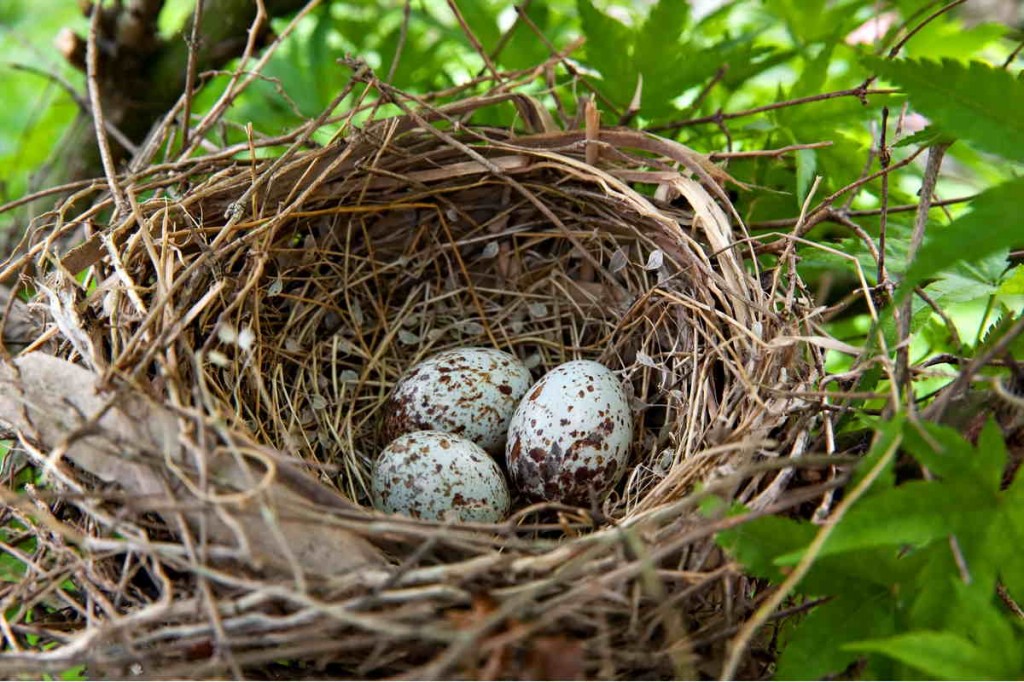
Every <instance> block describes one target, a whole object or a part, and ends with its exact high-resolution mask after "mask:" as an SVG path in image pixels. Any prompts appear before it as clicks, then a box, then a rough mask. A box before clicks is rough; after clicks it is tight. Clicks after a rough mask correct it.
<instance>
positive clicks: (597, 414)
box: [505, 360, 633, 506]
mask: <svg viewBox="0 0 1024 682" xmlns="http://www.w3.org/2000/svg"><path fill="white" fill-rule="evenodd" d="M632 437H633V417H632V414H631V413H630V411H629V402H628V401H627V399H626V393H625V391H624V390H623V388H622V384H621V383H620V382H619V380H618V379H617V378H616V376H615V375H614V374H612V372H611V370H609V369H608V368H607V367H605V366H604V365H602V364H600V363H598V362H593V361H591V360H575V361H573V362H567V363H565V364H562V365H559V366H558V367H555V368H554V369H553V370H551V371H550V372H548V373H547V374H545V375H544V376H543V377H542V378H541V380H540V381H538V382H537V383H536V384H534V385H533V386H532V387H531V388H530V389H529V390H528V391H527V392H526V396H525V397H524V398H523V401H522V402H521V403H519V407H518V408H517V409H516V412H515V414H514V415H513V416H512V421H511V423H510V424H509V427H508V443H507V445H506V446H505V456H506V460H507V462H508V471H509V475H510V476H511V477H512V483H513V484H514V485H515V486H516V487H517V488H518V489H519V491H520V492H521V493H523V495H525V496H526V497H528V498H531V499H534V500H547V501H552V502H565V503H567V504H577V505H582V506H589V505H590V500H591V490H593V492H594V495H595V496H596V499H598V500H601V499H603V498H604V496H605V495H607V494H608V492H609V491H611V489H612V488H613V487H614V486H615V484H616V483H617V482H618V480H619V478H620V477H621V476H622V474H623V472H624V471H625V468H626V460H627V459H628V457H629V444H630V441H631V440H632Z"/></svg>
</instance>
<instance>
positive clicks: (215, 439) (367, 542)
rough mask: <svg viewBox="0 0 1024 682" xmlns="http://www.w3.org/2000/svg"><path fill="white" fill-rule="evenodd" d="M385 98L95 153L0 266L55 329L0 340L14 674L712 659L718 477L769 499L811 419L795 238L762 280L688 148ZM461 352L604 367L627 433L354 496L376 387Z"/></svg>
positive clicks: (454, 670)
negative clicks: (140, 155) (428, 492)
mask: <svg viewBox="0 0 1024 682" xmlns="http://www.w3.org/2000/svg"><path fill="white" fill-rule="evenodd" d="M381 87H383V86H381ZM384 94H385V95H386V96H387V98H388V99H389V100H390V101H391V102H392V103H394V104H397V105H398V106H399V108H400V109H401V110H402V111H403V113H401V114H399V115H397V116H395V117H391V118H383V119H379V118H378V119H377V120H372V119H371V122H369V123H365V124H364V125H362V126H361V127H356V126H355V125H354V123H353V119H351V118H350V119H346V121H345V122H344V125H342V126H341V130H342V133H340V134H338V135H337V136H336V137H335V139H334V140H332V141H331V142H330V143H329V144H325V145H320V146H318V145H314V144H312V143H310V142H309V141H308V140H309V136H308V135H301V136H298V137H297V138H292V139H291V140H290V141H289V142H290V145H289V144H284V145H281V147H279V148H278V149H277V151H276V153H275V154H274V155H271V156H270V158H267V157H268V155H267V154H261V153H257V150H256V147H257V145H255V144H252V145H251V147H250V148H248V149H247V148H246V145H242V146H241V147H240V148H236V149H233V150H228V151H226V152H223V153H211V154H208V155H206V156H203V157H200V158H193V159H191V160H189V161H183V162H178V163H173V164H164V165H162V166H161V165H153V166H150V167H148V168H146V169H145V170H144V171H140V172H137V173H134V174H133V175H125V176H122V177H120V178H113V179H108V182H106V183H103V184H102V187H100V185H97V186H94V187H92V188H90V189H89V190H88V191H93V192H96V191H99V189H100V188H101V189H102V190H104V191H107V192H108V193H107V194H104V195H101V196H100V197H99V199H97V200H95V201H92V203H91V205H90V206H89V208H88V209H84V210H83V209H82V208H81V206H82V202H81V197H80V196H79V197H75V198H73V200H69V201H68V202H67V203H66V204H64V205H63V206H62V207H61V208H60V210H59V211H58V212H55V213H53V214H50V215H49V216H48V222H47V224H46V228H47V229H46V231H45V233H44V232H42V231H39V232H37V233H35V234H36V236H34V237H33V236H31V235H30V238H29V239H28V240H27V241H26V244H25V245H23V247H22V250H21V251H20V253H19V254H17V255H16V257H14V258H12V259H11V260H10V261H8V263H7V266H6V268H5V273H6V274H7V275H8V276H9V275H10V274H11V273H14V272H18V273H20V274H21V276H22V278H21V281H22V286H23V289H24V291H25V292H27V294H26V296H27V298H29V308H28V310H29V311H30V312H31V311H34V312H35V314H38V315H41V316H42V320H41V326H39V327H38V332H37V334H36V335H35V336H34V337H33V338H31V339H29V340H27V341H26V343H25V347H24V348H22V349H21V350H20V352H18V353H17V354H16V355H14V356H12V357H11V358H9V359H8V360H7V361H6V362H4V363H3V364H2V366H0V373H2V378H3V382H4V389H3V391H2V395H0V421H2V423H3V424H4V426H5V428H6V429H7V433H8V436H9V437H11V438H12V439H13V449H12V452H11V454H10V456H9V457H8V459H7V462H8V465H9V466H8V469H9V470H10V471H9V475H8V478H7V479H6V481H7V483H6V487H5V488H4V489H3V491H4V492H3V494H4V500H3V501H4V503H5V505H7V509H6V511H5V512H4V514H5V515H6V523H5V525H4V526H3V528H4V531H3V532H4V533H5V534H6V535H5V536H4V537H3V545H0V557H2V556H3V555H4V554H3V553H6V555H7V556H8V557H11V556H13V557H15V558H16V559H17V561H18V562H20V563H19V564H18V565H19V566H21V568H20V569H19V573H18V575H17V576H16V577H14V578H12V579H11V580H10V582H8V583H7V584H6V586H5V587H4V588H3V590H2V591H0V597H2V599H3V602H2V606H3V609H0V613H4V614H5V617H4V619H3V620H2V622H0V625H2V626H3V627H2V633H3V634H2V638H3V642H4V644H3V654H2V656H3V658H2V659H0V660H2V661H3V663H2V665H3V667H4V669H5V670H6V671H9V672H10V673H11V674H16V673H24V674H30V673H40V672H45V671H49V672H57V671H60V670H65V669H67V668H68V667H69V666H74V665H78V664H86V665H87V668H88V673H89V674H90V675H94V676H123V675H131V676H144V677H182V676H188V677H195V676H203V677H207V676H219V675H230V676H242V675H247V676H257V677H265V676H270V675H289V676H320V675H326V676H338V677H348V676H355V677H380V676H393V675H408V676H417V677H476V676H489V677H495V676H497V677H523V676H525V677H530V676H533V677H575V676H586V677H602V678H614V677H621V676H627V677H667V676H691V675H695V674H701V673H703V674H714V673H715V672H716V670H717V668H716V666H717V665H718V664H717V663H716V662H715V661H719V660H720V656H721V652H722V650H723V648H724V643H725V639H726V638H727V637H728V635H729V633H731V632H734V631H735V627H736V624H737V622H738V619H740V618H742V617H743V616H744V614H746V613H748V611H749V608H750V603H749V601H748V597H749V591H748V590H746V589H745V588H744V587H743V585H744V583H743V582H742V581H743V580H744V579H743V578H742V576H741V575H740V574H739V573H738V571H737V569H736V568H735V566H733V565H731V564H729V563H728V562H727V561H725V560H724V558H723V557H722V555H721V554H720V552H719V551H718V550H717V549H716V548H715V545H714V543H713V542H712V537H713V535H714V533H715V532H717V531H719V530H721V529H723V528H726V527H728V526H730V525H734V524H735V523H737V522H738V520H737V519H740V518H741V517H733V516H724V515H722V514H721V512H718V513H714V512H708V511H707V508H705V507H704V502H705V501H707V500H708V499H710V498H712V497H718V498H722V499H725V500H728V501H738V502H742V503H745V504H746V505H747V506H748V508H752V509H754V510H770V509H772V508H773V505H775V506H776V507H778V506H779V502H778V501H779V500H780V496H782V495H783V493H784V492H785V491H786V490H787V489H788V481H790V477H791V474H792V471H793V470H792V468H790V466H789V463H790V462H791V461H792V460H793V456H794V455H799V454H801V453H802V451H803V449H804V448H805V446H806V441H807V433H808V427H809V426H810V425H811V424H812V422H813V419H814V415H815V412H816V411H817V406H816V405H815V404H814V403H813V401H808V399H807V398H805V397H801V396H806V395H807V391H808V390H809V389H811V388H813V386H814V385H815V383H816V377H817V376H819V375H820V358H819V357H818V356H817V351H815V350H814V349H813V348H810V347H807V346H806V345H805V344H804V343H803V342H802V341H801V339H803V338H806V336H807V335H808V334H810V333H812V332H811V331H810V327H811V323H812V321H808V320H807V319H803V318H801V317H800V315H799V313H798V310H799V309H800V303H801V301H802V294H801V290H800V284H799V280H798V278H797V277H796V274H795V272H793V271H792V270H791V266H792V263H791V262H786V261H780V263H779V264H778V267H776V268H775V269H774V270H773V271H771V272H762V271H759V265H758V261H757V259H756V258H755V255H754V251H753V245H752V242H751V241H750V240H749V239H746V238H745V237H746V236H745V235H744V234H743V232H742V227H741V225H742V222H741V221H740V219H739V217H738V215H737V214H736V212H735V209H734V208H733V207H732V205H731V203H730V200H729V197H728V195H727V193H726V191H725V190H724V188H723V186H724V184H725V183H726V181H728V180H729V178H728V176H727V175H726V174H725V173H724V172H723V171H722V170H721V169H720V168H719V167H717V166H716V165H714V164H712V163H711V162H710V160H709V159H708V157H707V156H704V155H702V154H698V153H696V152H694V151H692V150H690V149H688V148H686V147H684V146H682V145H680V144H678V143H676V142H673V141H670V140H666V139H662V138H658V137H654V136H651V135H648V134H645V133H642V132H638V131H633V130H625V129H604V130H600V129H597V128H596V127H595V126H593V125H591V126H589V127H588V128H587V129H586V130H584V131H579V132H575V131H573V132H544V133H529V132H524V131H522V130H515V129H510V128H496V127H488V126H487V125H484V124H478V123H476V122H475V121H476V117H477V116H478V115H479V114H480V113H481V112H484V111H488V110H490V109H493V108H501V107H510V106H515V107H518V108H519V110H520V111H521V112H523V114H524V117H525V115H526V114H527V113H528V112H530V111H536V109H535V102H533V101H532V100H530V98H528V97H525V96H524V95H520V94H514V93H509V92H502V91H494V92H492V93H489V94H487V95H484V96H478V97H471V98H467V99H462V100H459V101H456V102H455V103H453V104H448V105H446V106H440V105H438V106H429V105H427V104H425V103H424V102H423V101H422V100H414V99H413V98H411V97H406V96H404V95H402V94H401V93H396V92H394V91H392V90H390V89H388V90H386V91H384ZM321 122H322V120H321ZM591 122H592V123H593V120H592V121H591ZM268 144H269V143H268ZM74 199H78V200H79V201H78V203H77V204H76V203H74ZM76 207H77V208H76ZM67 235H78V237H77V242H76V243H75V245H74V248H70V249H68V248H65V245H66V242H67ZM18 305H20V304H18ZM464 346H487V347H493V348H498V349H502V350H505V351H508V352H510V353H512V354H514V355H516V356H517V357H519V358H520V359H521V360H523V361H524V362H525V363H526V365H527V366H528V367H529V368H530V369H531V371H532V373H533V375H534V378H535V379H536V378H539V377H540V376H541V375H542V374H543V373H544V372H545V371H547V370H548V369H550V368H552V367H554V366H556V365H558V364H559V363H562V362H565V361H568V360H572V359H592V360H597V361H599V362H601V363H603V364H605V365H606V366H608V367H609V368H611V369H612V370H613V371H614V372H616V373H617V375H618V376H619V377H620V378H621V379H622V380H623V382H624V384H625V385H626V386H627V387H628V388H629V389H631V396H630V400H631V409H632V411H633V416H634V422H635V425H636V426H635V430H634V440H633V445H632V448H631V451H630V453H629V460H628V470H627V474H626V475H625V476H624V477H623V479H622V480H621V482H620V483H619V485H618V486H617V487H616V488H615V490H614V491H613V492H612V493H611V495H610V496H609V497H607V499H605V500H603V501H600V502H598V501H596V500H595V501H594V503H593V504H591V505H590V506H589V507H573V506H569V505H564V504H560V503H527V502H525V501H523V500H518V501H514V502H513V510H512V514H511V516H510V517H509V518H508V519H507V520H506V521H504V522H502V523H498V524H494V525H487V524H460V523H454V522H428V521H421V520H414V519H409V518H403V517H397V516H386V515H384V514H380V513H377V512H374V511H373V510H372V508H371V507H370V505H369V503H368V499H369V495H368V485H369V475H368V474H369V470H370V467H371V465H372V462H373V459H374V457H375V455H376V454H377V453H378V452H379V451H380V450H381V448H382V447H383V445H384V444H383V443H382V442H380V438H379V435H378V431H379V429H378V425H379V422H380V419H381V414H380V408H381V406H382V404H383V403H384V402H385V400H386V398H387V396H388V393H389V390H390V389H391V388H392V386H393V385H394V384H395V382H396V380H397V379H398V378H399V376H400V375H401V374H402V373H403V372H404V371H405V370H406V369H408V368H409V367H410V366H411V365H413V364H414V363H416V362H417V361H419V360H421V359H423V358H425V357H427V356H429V355H431V354H433V353H436V352H438V351H441V350H444V349H450V348H457V347H464ZM19 458H20V459H19ZM19 461H20V462H21V463H22V464H23V466H21V467H20V468H19V467H18V466H16V465H11V463H12V462H19ZM11 466H13V467H14V468H13V469H11ZM18 472H21V474H18ZM25 472H30V474H31V476H33V477H35V478H33V479H31V480H29V479H27V478H26V476H27V475H29V474H26V473H25ZM18 475H21V478H20V479H19V478H17V476H18ZM16 488H17V489H16ZM805 499H808V498H806V496H805ZM702 509H703V511H702ZM10 528H17V529H21V534H20V535H19V536H18V537H15V536H13V535H11V531H9V530H8V529H10Z"/></svg>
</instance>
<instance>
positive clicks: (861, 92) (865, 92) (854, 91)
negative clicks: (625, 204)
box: [648, 85, 900, 133]
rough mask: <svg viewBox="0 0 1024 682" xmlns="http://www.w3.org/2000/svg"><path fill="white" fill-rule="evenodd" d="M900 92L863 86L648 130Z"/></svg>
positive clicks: (679, 126)
mask: <svg viewBox="0 0 1024 682" xmlns="http://www.w3.org/2000/svg"><path fill="white" fill-rule="evenodd" d="M898 92H900V90H898V89H895V88H876V89H869V88H867V87H865V86H863V85H861V86H858V87H856V88H850V89H848V90H836V91H834V92H824V93H821V94H819V95H809V96H807V97H797V98H796V99H789V100H785V101H783V102H775V103H773V104H765V105H764V106H760V107H754V108H753V109H744V110H743V111H735V112H733V113H730V114H725V113H722V112H721V111H719V112H717V113H715V114H712V115H710V116H701V117H700V118H691V119H687V120H685V121H675V122H671V123H665V124H663V125H660V126H652V127H650V128H648V130H649V131H650V132H652V133H659V132H665V131H676V130H679V129H680V128H686V127H688V126H693V125H699V124H701V123H716V124H721V122H722V121H729V120H732V119H734V118H743V117H745V116H753V115H755V114H763V113H764V112H766V111H774V110H776V109H784V108H786V107H794V106H797V105H800V104H810V103H811V102H824V101H826V100H831V99H839V98H841V97H856V98H857V99H859V100H861V102H862V103H866V101H865V100H866V98H867V97H869V96H870V95H892V94H895V93H898Z"/></svg>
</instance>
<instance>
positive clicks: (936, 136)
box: [893, 125, 956, 149]
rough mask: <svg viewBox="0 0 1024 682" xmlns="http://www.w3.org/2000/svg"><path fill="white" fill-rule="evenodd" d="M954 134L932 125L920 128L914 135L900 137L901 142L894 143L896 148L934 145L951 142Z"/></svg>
mask: <svg viewBox="0 0 1024 682" xmlns="http://www.w3.org/2000/svg"><path fill="white" fill-rule="evenodd" d="M955 140H956V138H954V137H953V136H952V135H949V134H948V133H945V132H943V131H942V130H941V129H940V128H939V127H938V126H934V125H930V126H928V127H926V128H924V129H923V130H918V131H917V132H916V133H914V134H913V135H907V136H906V137H902V138H900V140H899V142H897V143H896V144H894V145H893V147H895V148H897V149H898V148H900V147H916V146H918V145H920V146H921V147H934V146H935V145H937V144H940V143H941V144H950V143H952V142H953V141H955Z"/></svg>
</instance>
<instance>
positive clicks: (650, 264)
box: [644, 249, 665, 270]
mask: <svg viewBox="0 0 1024 682" xmlns="http://www.w3.org/2000/svg"><path fill="white" fill-rule="evenodd" d="M664 262H665V254H664V253H662V251H661V249H655V250H654V251H651V255H650V256H648V257H647V264H646V265H644V270H657V269H658V268H660V267H661V266H662V263H664Z"/></svg>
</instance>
